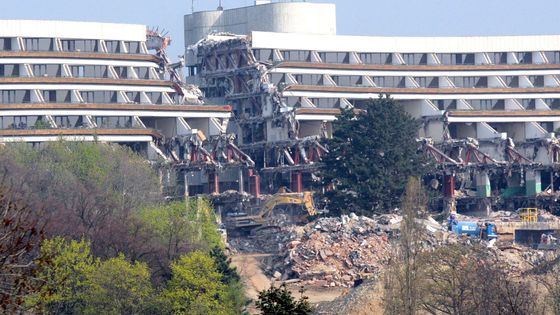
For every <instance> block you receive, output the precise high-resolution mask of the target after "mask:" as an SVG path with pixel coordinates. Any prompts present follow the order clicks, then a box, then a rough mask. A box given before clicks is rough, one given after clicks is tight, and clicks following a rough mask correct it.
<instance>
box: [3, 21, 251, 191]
mask: <svg viewBox="0 0 560 315" xmlns="http://www.w3.org/2000/svg"><path fill="white" fill-rule="evenodd" d="M168 44H169V38H167V37H164V36H162V35H161V34H159V33H158V32H155V31H149V30H147V29H146V26H143V25H126V24H109V23H89V22H63V21H24V20H5V21H0V143H9V142H25V143H30V144H32V145H40V144H41V143H44V142H48V141H57V140H59V139H64V140H67V141H101V142H112V143H119V144H122V145H127V146H130V147H132V148H133V149H134V150H136V151H137V152H139V153H141V154H143V155H145V156H146V157H147V158H149V159H150V160H154V161H155V160H159V161H161V160H164V161H167V162H168V164H169V165H173V166H174V167H176V168H178V170H179V171H180V174H182V175H184V174H186V173H187V172H186V171H187V170H201V169H205V170H207V172H205V173H204V174H202V173H200V172H198V173H196V172H194V173H190V174H189V176H190V177H191V178H187V177H186V176H184V178H183V179H182V180H184V179H186V180H187V181H188V182H189V183H190V186H192V187H191V189H192V190H193V191H195V192H209V191H213V190H212V187H208V186H207V185H206V184H207V183H208V182H211V181H212V180H213V179H215V176H216V175H215V174H217V172H218V170H219V171H222V170H223V169H224V167H226V166H227V165H230V164H231V165H236V166H238V165H240V164H249V165H250V164H251V161H250V160H247V159H246V158H245V156H243V155H242V154H241V153H231V152H237V151H236V150H237V149H236V147H235V145H234V144H233V139H231V138H230V137H229V136H228V135H227V134H226V133H225V131H226V129H227V124H228V122H229V119H230V117H231V107H229V106H223V105H221V106H209V105H206V104H204V102H203V100H202V93H201V91H200V90H199V89H198V88H197V87H195V86H192V85H188V84H185V83H184V82H183V81H184V78H183V76H182V74H181V72H182V68H183V67H184V63H183V62H178V63H175V64H173V63H171V62H170V60H169V59H168V58H167V56H166V53H165V48H166V47H167V45H168ZM224 152H225V153H224ZM227 153H229V155H228V154H227ZM206 175H208V176H206ZM203 177H204V178H203ZM209 178H210V179H209Z"/></svg>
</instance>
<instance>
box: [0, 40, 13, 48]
mask: <svg viewBox="0 0 560 315" xmlns="http://www.w3.org/2000/svg"><path fill="white" fill-rule="evenodd" d="M10 50H12V39H11V38H1V37H0V51H10Z"/></svg>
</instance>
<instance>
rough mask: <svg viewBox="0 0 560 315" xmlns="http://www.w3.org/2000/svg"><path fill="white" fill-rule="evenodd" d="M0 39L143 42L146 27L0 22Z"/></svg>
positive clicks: (34, 21)
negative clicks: (42, 38)
mask: <svg viewBox="0 0 560 315" xmlns="http://www.w3.org/2000/svg"><path fill="white" fill-rule="evenodd" d="M0 37H45V38H67V39H103V40H123V41H142V42H143V41H145V40H146V26H145V25H137V24H118V23H94V22H72V21H38V20H0Z"/></svg>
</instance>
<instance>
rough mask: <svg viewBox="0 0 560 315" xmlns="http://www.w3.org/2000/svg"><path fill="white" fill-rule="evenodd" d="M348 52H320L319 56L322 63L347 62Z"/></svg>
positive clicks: (348, 59)
mask: <svg viewBox="0 0 560 315" xmlns="http://www.w3.org/2000/svg"><path fill="white" fill-rule="evenodd" d="M349 55H350V54H349V53H347V52H320V53H319V56H320V57H321V60H322V61H323V62H324V63H349V62H350V56H349Z"/></svg>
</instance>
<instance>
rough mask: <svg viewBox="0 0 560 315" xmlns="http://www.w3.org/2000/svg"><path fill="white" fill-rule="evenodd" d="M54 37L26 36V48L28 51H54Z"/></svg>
mask: <svg viewBox="0 0 560 315" xmlns="http://www.w3.org/2000/svg"><path fill="white" fill-rule="evenodd" d="M52 43H53V39H51V38H25V39H24V44H25V50H27V51H52V50H53V45H52Z"/></svg>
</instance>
